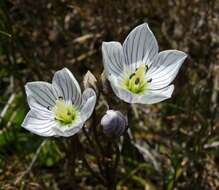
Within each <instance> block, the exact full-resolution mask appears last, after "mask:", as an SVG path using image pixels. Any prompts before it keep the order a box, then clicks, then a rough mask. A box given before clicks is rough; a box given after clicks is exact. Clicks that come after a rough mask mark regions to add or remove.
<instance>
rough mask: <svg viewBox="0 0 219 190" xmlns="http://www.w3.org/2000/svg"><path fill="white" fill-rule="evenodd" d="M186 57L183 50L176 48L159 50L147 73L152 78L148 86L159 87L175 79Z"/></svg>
mask: <svg viewBox="0 0 219 190" xmlns="http://www.w3.org/2000/svg"><path fill="white" fill-rule="evenodd" d="M186 57H187V55H186V54H185V53H184V52H182V51H178V50H167V51H162V52H160V53H159V55H158V57H157V60H156V61H155V62H154V63H153V64H152V65H151V67H150V69H149V71H148V73H147V77H148V78H152V82H151V83H150V88H151V89H160V88H163V87H166V86H168V85H169V84H170V83H171V82H172V81H173V80H174V79H175V77H176V75H177V73H178V71H179V69H180V67H181V65H182V63H183V62H184V61H185V59H186Z"/></svg>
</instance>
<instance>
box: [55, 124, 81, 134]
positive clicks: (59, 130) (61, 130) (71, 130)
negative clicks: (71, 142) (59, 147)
mask: <svg viewBox="0 0 219 190" xmlns="http://www.w3.org/2000/svg"><path fill="white" fill-rule="evenodd" d="M83 125H84V122H81V121H80V122H76V123H74V124H73V125H71V126H66V127H65V126H59V125H57V126H55V127H54V128H53V130H54V132H55V134H56V136H57V137H60V136H61V137H70V136H72V135H75V134H76V133H78V132H79V131H80V130H81V128H82V127H83Z"/></svg>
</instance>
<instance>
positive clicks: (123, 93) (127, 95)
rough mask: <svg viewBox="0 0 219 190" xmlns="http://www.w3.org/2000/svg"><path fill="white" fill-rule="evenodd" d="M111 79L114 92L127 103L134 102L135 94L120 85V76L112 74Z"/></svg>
mask: <svg viewBox="0 0 219 190" xmlns="http://www.w3.org/2000/svg"><path fill="white" fill-rule="evenodd" d="M109 81H110V84H111V87H112V89H113V92H114V93H115V94H116V95H117V96H118V97H119V98H120V99H122V100H123V101H125V102H127V103H132V101H133V99H134V95H133V94H132V93H131V92H129V91H127V90H125V89H123V88H122V87H120V86H118V84H120V79H119V78H118V77H114V76H110V77H109Z"/></svg>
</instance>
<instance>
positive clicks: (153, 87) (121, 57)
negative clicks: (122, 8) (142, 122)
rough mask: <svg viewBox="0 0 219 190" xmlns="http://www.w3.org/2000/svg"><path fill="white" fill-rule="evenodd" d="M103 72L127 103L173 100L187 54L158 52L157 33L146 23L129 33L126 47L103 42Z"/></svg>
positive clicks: (125, 43) (116, 43) (116, 92)
mask: <svg viewBox="0 0 219 190" xmlns="http://www.w3.org/2000/svg"><path fill="white" fill-rule="evenodd" d="M102 53H103V62H104V70H105V73H106V76H107V78H108V80H109V81H110V83H111V86H112V89H113V91H114V93H115V94H116V95H117V96H118V97H119V98H120V99H122V100H124V101H125V102H128V103H141V104H153V103H157V102H160V101H163V100H165V99H168V98H170V97H171V95H172V93H173V90H174V85H170V83H171V82H172V81H173V80H174V78H175V77H176V75H177V73H178V71H179V69H180V67H181V65H182V63H183V62H184V60H185V59H186V57H187V55H186V54H185V53H184V52H181V51H178V50H166V51H162V52H160V53H158V44H157V41H156V39H155V37H154V34H153V33H152V31H151V30H150V28H149V27H148V24H146V23H144V24H142V25H140V26H137V27H136V28H135V29H134V30H132V31H131V32H130V34H129V35H128V37H127V38H126V40H125V42H124V43H123V45H121V44H120V43H119V42H103V44H102Z"/></svg>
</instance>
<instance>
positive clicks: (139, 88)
mask: <svg viewBox="0 0 219 190" xmlns="http://www.w3.org/2000/svg"><path fill="white" fill-rule="evenodd" d="M147 70H148V67H147V66H146V65H145V64H141V65H140V66H139V68H138V69H137V70H136V71H135V72H134V73H132V74H131V75H130V76H129V78H128V79H125V80H124V83H123V87H124V88H125V89H128V90H129V91H130V92H132V93H135V94H141V93H143V92H144V91H145V90H146V89H147V85H148V83H149V82H151V79H150V80H148V81H147V80H145V73H146V72H147Z"/></svg>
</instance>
